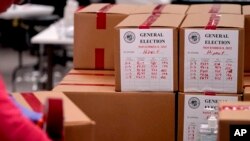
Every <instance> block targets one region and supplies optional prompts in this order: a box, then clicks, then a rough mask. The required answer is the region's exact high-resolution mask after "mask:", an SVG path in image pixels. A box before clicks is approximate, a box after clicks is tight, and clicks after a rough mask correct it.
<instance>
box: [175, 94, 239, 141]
mask: <svg viewBox="0 0 250 141" xmlns="http://www.w3.org/2000/svg"><path fill="white" fill-rule="evenodd" d="M241 99H242V95H239V94H218V95H214V96H212V95H203V94H201V93H185V94H184V93H179V95H178V139H177V140H178V141H188V138H192V139H193V140H197V138H198V130H199V127H200V124H202V123H206V118H207V117H208V116H209V115H210V114H211V112H209V111H206V110H205V108H213V109H215V111H214V112H215V113H217V112H218V103H219V102H220V101H238V100H241ZM188 133H193V134H188ZM221 141H222V140H221Z"/></svg>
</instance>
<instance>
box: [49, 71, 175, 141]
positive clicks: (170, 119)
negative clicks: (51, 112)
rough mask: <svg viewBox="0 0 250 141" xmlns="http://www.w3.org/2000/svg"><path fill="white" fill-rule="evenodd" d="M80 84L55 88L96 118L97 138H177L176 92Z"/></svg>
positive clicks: (106, 140)
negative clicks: (130, 90) (121, 90)
mask: <svg viewBox="0 0 250 141" xmlns="http://www.w3.org/2000/svg"><path fill="white" fill-rule="evenodd" d="M93 72H95V71H93ZM96 77H102V76H96ZM91 79H92V78H91ZM114 79H115V78H114V77H113V81H114ZM96 80H98V79H96ZM86 82H88V80H84V81H82V82H81V83H86ZM97 83H99V84H100V82H97ZM81 87H82V86H81ZM81 87H79V86H75V85H71V86H70V85H68V86H67V87H65V86H62V87H59V86H57V87H56V88H55V89H54V91H61V92H64V93H65V94H66V96H68V97H69V98H70V99H71V100H72V101H73V102H74V103H75V104H76V105H77V106H78V107H79V108H81V110H83V111H84V112H85V113H86V114H87V115H88V116H90V118H91V119H93V120H94V121H95V122H96V126H95V127H96V128H95V129H96V130H95V131H96V134H95V135H96V136H95V139H96V140H97V141H118V140H119V141H135V140H143V141H152V140H157V141H165V140H168V141H174V140H175V94H174V93H168V92H144V93H142V92H131V93H125V92H115V88H114V87H113V90H112V91H111V90H110V91H107V89H106V87H105V86H89V87H88V88H81ZM80 89H81V90H82V91H81V90H80Z"/></svg>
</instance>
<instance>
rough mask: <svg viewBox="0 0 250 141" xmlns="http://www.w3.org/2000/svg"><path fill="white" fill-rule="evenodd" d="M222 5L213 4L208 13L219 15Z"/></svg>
mask: <svg viewBox="0 0 250 141" xmlns="http://www.w3.org/2000/svg"><path fill="white" fill-rule="evenodd" d="M220 7H221V5H220V4H213V6H212V7H211V9H210V10H209V12H208V13H218V12H219V11H220Z"/></svg>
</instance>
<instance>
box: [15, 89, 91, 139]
mask: <svg viewBox="0 0 250 141" xmlns="http://www.w3.org/2000/svg"><path fill="white" fill-rule="evenodd" d="M32 94H34V96H35V97H36V98H37V99H38V100H39V101H41V103H42V104H44V103H45V100H46V99H47V98H61V99H62V100H63V109H64V111H63V112H64V130H65V133H64V134H65V141H79V140H86V141H94V127H95V122H94V121H92V120H91V119H90V118H89V117H88V116H86V115H85V113H83V112H82V111H81V110H80V109H79V108H78V107H77V106H76V105H75V104H74V103H73V102H72V101H71V100H69V98H67V97H66V96H65V95H64V94H63V93H61V92H49V91H48V92H46V91H44V92H35V93H32ZM23 95H25V94H24V93H14V94H12V96H13V97H14V99H15V100H16V101H17V102H19V103H20V104H21V105H23V106H25V107H27V108H28V109H30V110H31V109H32V108H31V106H30V105H29V103H28V102H27V101H26V100H25V98H24V97H23Z"/></svg>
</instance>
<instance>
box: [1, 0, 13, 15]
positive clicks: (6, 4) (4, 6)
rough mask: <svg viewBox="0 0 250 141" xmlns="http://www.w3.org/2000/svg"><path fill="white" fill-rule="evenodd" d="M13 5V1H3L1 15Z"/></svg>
mask: <svg viewBox="0 0 250 141" xmlns="http://www.w3.org/2000/svg"><path fill="white" fill-rule="evenodd" d="M12 3H13V0H1V4H0V13H1V12H4V11H5V10H6V9H8V8H9V7H10V6H11V4H12Z"/></svg>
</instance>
